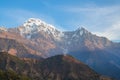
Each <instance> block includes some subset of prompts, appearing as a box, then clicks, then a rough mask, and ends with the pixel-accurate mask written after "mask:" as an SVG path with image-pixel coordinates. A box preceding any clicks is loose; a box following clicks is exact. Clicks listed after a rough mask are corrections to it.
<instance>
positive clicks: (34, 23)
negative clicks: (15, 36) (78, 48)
mask: <svg viewBox="0 0 120 80" xmlns="http://www.w3.org/2000/svg"><path fill="white" fill-rule="evenodd" d="M19 31H20V34H21V35H24V34H33V33H37V32H39V31H44V32H46V33H48V34H52V35H53V37H54V38H55V39H58V40H60V37H62V36H64V34H63V33H62V32H61V31H58V30H57V29H56V28H55V27H54V26H52V25H50V24H47V23H45V22H44V21H42V20H40V19H36V18H30V19H28V20H27V21H26V22H25V23H24V24H23V25H22V26H21V27H19Z"/></svg>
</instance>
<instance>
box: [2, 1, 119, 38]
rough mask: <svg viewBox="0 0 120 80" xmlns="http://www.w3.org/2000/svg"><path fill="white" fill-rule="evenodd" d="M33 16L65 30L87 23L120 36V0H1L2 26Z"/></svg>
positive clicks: (104, 33) (103, 32) (98, 31)
mask: <svg viewBox="0 0 120 80" xmlns="http://www.w3.org/2000/svg"><path fill="white" fill-rule="evenodd" d="M31 17H32V18H33V17H34V18H40V19H41V20H43V21H45V22H47V23H49V24H52V25H54V26H55V27H57V28H59V29H61V30H75V29H77V28H78V27H81V26H84V27H85V28H86V29H88V30H89V31H91V32H92V33H94V34H97V35H99V36H105V37H107V38H109V39H110V40H120V0H0V26H6V27H8V28H9V27H17V26H20V25H22V24H23V23H24V22H25V21H26V20H27V19H28V18H31Z"/></svg>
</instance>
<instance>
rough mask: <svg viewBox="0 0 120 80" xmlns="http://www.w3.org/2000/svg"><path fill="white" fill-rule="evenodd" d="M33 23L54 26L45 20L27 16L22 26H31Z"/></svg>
mask: <svg viewBox="0 0 120 80" xmlns="http://www.w3.org/2000/svg"><path fill="white" fill-rule="evenodd" d="M33 25H37V26H40V25H44V26H49V27H52V28H55V27H54V26H53V25H51V24H47V23H46V22H44V21H42V20H40V19H38V18H29V19H28V20H27V21H25V23H24V24H23V26H33Z"/></svg>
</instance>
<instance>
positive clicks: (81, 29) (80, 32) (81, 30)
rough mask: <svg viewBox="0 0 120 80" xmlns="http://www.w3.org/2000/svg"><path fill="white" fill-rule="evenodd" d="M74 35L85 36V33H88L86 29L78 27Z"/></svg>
mask: <svg viewBox="0 0 120 80" xmlns="http://www.w3.org/2000/svg"><path fill="white" fill-rule="evenodd" d="M75 32H76V33H79V34H80V35H81V36H82V35H83V34H87V33H90V32H89V31H88V30H87V29H85V28H84V27H79V28H78V29H77V30H76V31H75Z"/></svg>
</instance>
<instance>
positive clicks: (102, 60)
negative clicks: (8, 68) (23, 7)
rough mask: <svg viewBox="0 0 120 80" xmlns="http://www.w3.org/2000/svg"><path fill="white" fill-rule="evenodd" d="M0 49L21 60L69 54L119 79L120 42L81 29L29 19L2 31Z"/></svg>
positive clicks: (96, 69)
mask: <svg viewBox="0 0 120 80" xmlns="http://www.w3.org/2000/svg"><path fill="white" fill-rule="evenodd" d="M0 38H1V39H0V44H1V45H0V50H1V51H6V52H8V53H9V54H12V55H16V56H18V57H20V58H33V59H39V60H41V59H42V58H47V57H51V56H54V55H59V54H70V55H72V56H74V57H75V58H76V59H78V60H80V61H82V62H84V63H85V64H87V65H88V66H89V67H91V68H92V69H93V70H95V71H97V72H98V73H100V74H102V75H106V76H111V77H114V78H117V79H120V63H119V61H120V50H119V49H120V43H114V42H112V41H110V40H108V39H107V38H105V37H99V36H97V35H95V34H92V33H91V32H89V31H88V30H86V29H85V28H83V27H81V28H78V29H77V30H75V31H64V32H63V31H60V30H58V29H56V28H55V27H54V26H52V25H50V24H47V23H45V22H44V21H41V20H40V19H35V18H30V19H28V20H27V21H26V22H25V23H24V24H23V25H21V26H18V27H16V28H8V29H6V28H4V27H1V28H0Z"/></svg>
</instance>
